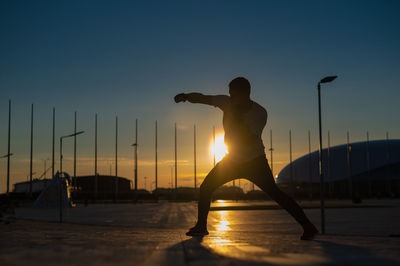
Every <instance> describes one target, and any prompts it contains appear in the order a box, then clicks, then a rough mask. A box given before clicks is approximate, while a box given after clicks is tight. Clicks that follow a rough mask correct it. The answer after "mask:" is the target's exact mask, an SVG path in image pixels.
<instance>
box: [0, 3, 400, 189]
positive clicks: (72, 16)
mask: <svg viewBox="0 0 400 266" xmlns="http://www.w3.org/2000/svg"><path fill="white" fill-rule="evenodd" d="M399 10H400V2H399V1H337V0H336V1H142V2H134V1H1V3H0V34H1V42H0V90H1V98H0V110H1V111H0V125H1V128H0V155H3V154H6V153H7V119H8V99H10V98H11V99H12V108H13V109H12V143H11V152H12V153H14V156H13V157H12V161H11V183H15V182H18V181H23V180H26V178H27V175H28V174H29V140H30V137H29V132H30V128H29V127H30V105H31V103H34V104H35V133H34V134H35V135H34V141H35V144H34V170H33V171H34V172H37V173H41V172H42V169H43V160H44V159H46V158H51V115H52V113H51V112H52V111H51V110H52V107H53V106H54V107H55V108H56V114H57V118H56V119H57V128H56V138H57V142H56V158H58V156H59V155H58V143H59V142H58V139H59V137H60V136H62V135H66V134H70V133H72V131H73V117H74V112H75V111H77V112H78V130H85V134H83V135H81V136H79V137H78V169H77V174H78V175H85V174H92V173H93V165H94V163H93V153H94V151H93V149H94V148H93V147H94V145H93V143H94V140H93V136H94V114H95V113H96V112H97V113H98V115H99V160H100V162H99V172H100V174H108V173H109V169H110V164H111V162H112V160H113V158H114V123H115V116H116V115H118V117H119V124H120V128H119V131H120V138H119V156H120V163H119V166H118V168H119V175H120V176H124V177H127V178H130V179H132V177H133V161H132V158H133V149H132V147H130V144H131V143H133V142H134V140H133V138H134V121H135V119H136V118H138V119H139V145H140V146H139V163H140V165H139V187H144V178H143V177H144V176H147V177H148V180H147V188H149V183H150V182H152V181H153V180H154V162H153V160H154V131H153V130H154V121H155V120H158V122H159V161H160V165H159V176H160V177H159V178H160V181H159V183H160V186H164V187H166V186H169V182H170V167H171V165H172V164H173V161H172V160H173V156H174V153H173V130H174V128H173V127H174V122H177V124H178V128H179V130H178V145H179V146H178V149H179V154H178V159H179V165H180V166H179V171H178V174H179V176H178V178H179V181H178V182H179V184H180V185H187V186H191V185H192V184H193V182H192V176H193V174H192V173H193V148H192V138H193V124H194V123H196V125H197V128H198V140H197V143H198V172H199V175H200V176H201V177H204V175H205V174H206V173H207V172H208V171H209V170H210V169H211V167H212V158H211V156H210V152H209V144H210V140H211V138H212V127H213V126H215V127H216V129H217V132H218V133H222V125H221V122H222V121H221V118H222V113H221V112H220V111H219V110H218V109H216V108H212V107H206V106H200V105H189V104H187V103H185V104H179V105H178V104H174V102H173V100H172V97H173V96H174V95H175V94H176V93H179V92H191V91H198V92H202V93H206V94H226V93H227V84H228V83H229V81H230V80H231V79H233V78H235V77H237V76H245V77H247V78H248V79H249V80H250V82H251V84H252V98H253V100H255V101H257V102H258V103H260V104H261V105H263V106H264V107H265V108H266V109H267V111H268V113H269V119H268V124H267V127H266V129H265V130H264V133H263V139H264V143H265V144H266V148H267V149H268V148H269V130H270V129H272V130H273V136H274V148H275V153H274V172H275V174H277V173H278V171H279V170H280V169H281V168H283V167H284V166H285V165H286V164H287V163H288V162H289V144H288V137H289V136H288V135H289V134H288V131H289V129H291V130H292V137H293V158H294V159H295V158H297V157H300V156H301V155H303V154H304V153H306V152H308V139H307V131H308V130H311V135H312V148H313V150H315V149H317V147H318V142H317V141H318V140H317V134H318V131H317V126H318V124H317V90H316V85H317V82H318V80H319V79H320V78H322V77H324V76H325V75H338V76H339V77H338V79H337V80H335V81H334V82H333V83H331V84H327V85H325V86H323V88H322V106H323V128H324V135H325V138H324V141H325V144H326V133H327V131H328V130H330V134H331V144H332V145H336V144H342V143H344V142H346V131H347V130H349V131H350V138H351V141H360V140H364V139H365V135H366V131H367V130H368V131H369V132H370V137H371V139H382V138H385V132H386V131H388V132H389V135H390V138H400V124H399V118H398V115H399V111H400V108H399V105H398V101H399V99H400V92H399V89H398V88H399V82H398V78H399V76H400V50H399V47H400V31H399V29H400V17H399V16H398V11H399ZM64 143H65V144H64V147H65V148H64V149H65V150H64V156H65V161H64V162H65V167H64V168H65V170H66V171H67V172H70V173H72V155H73V152H72V151H73V150H72V148H73V140H72V139H69V140H65V142H64ZM268 156H269V153H268ZM47 164H48V165H49V164H50V162H49V161H48V163H47ZM56 167H58V160H57V165H56ZM112 167H113V166H112ZM5 175H6V160H5V159H1V161H0V192H4V191H5V184H6V178H5ZM200 180H201V178H200Z"/></svg>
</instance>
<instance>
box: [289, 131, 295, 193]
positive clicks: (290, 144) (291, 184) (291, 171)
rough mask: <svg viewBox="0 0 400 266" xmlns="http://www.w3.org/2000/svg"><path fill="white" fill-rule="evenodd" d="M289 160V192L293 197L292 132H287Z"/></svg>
mask: <svg viewBox="0 0 400 266" xmlns="http://www.w3.org/2000/svg"><path fill="white" fill-rule="evenodd" d="M289 160H290V190H291V192H292V193H293V195H294V186H293V164H292V130H289Z"/></svg>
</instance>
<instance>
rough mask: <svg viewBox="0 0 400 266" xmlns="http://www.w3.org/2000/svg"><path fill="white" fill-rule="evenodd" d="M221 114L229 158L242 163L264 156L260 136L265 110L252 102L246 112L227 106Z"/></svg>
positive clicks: (264, 121)
mask: <svg viewBox="0 0 400 266" xmlns="http://www.w3.org/2000/svg"><path fill="white" fill-rule="evenodd" d="M223 112H224V115H223V127H224V131H225V144H226V145H227V147H228V152H229V156H230V157H231V158H232V159H234V160H237V161H241V162H243V161H247V160H251V159H254V158H255V157H258V156H260V155H263V154H265V152H264V144H263V142H262V139H261V134H262V131H263V129H264V127H265V125H266V122H267V112H266V110H265V109H264V108H263V107H262V106H260V105H259V104H257V103H256V102H252V105H251V107H250V108H249V109H248V110H246V111H241V110H234V109H233V108H232V107H231V105H230V104H228V105H227V106H226V108H224V110H223Z"/></svg>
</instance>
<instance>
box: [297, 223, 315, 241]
mask: <svg viewBox="0 0 400 266" xmlns="http://www.w3.org/2000/svg"><path fill="white" fill-rule="evenodd" d="M317 235H318V229H317V228H316V227H315V226H314V225H313V224H310V225H308V226H305V227H304V232H303V235H302V236H301V237H300V239H301V240H313V239H314V238H315V236H317Z"/></svg>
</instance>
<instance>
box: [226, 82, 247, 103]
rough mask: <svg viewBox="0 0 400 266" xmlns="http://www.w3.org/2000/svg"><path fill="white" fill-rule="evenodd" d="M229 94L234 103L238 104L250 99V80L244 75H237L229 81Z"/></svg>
mask: <svg viewBox="0 0 400 266" xmlns="http://www.w3.org/2000/svg"><path fill="white" fill-rule="evenodd" d="M229 94H230V96H231V100H232V101H233V103H234V104H238V105H240V104H241V103H246V102H248V101H249V100H250V82H249V81H248V80H247V79H246V78H244V77H237V78H235V79H233V80H232V81H231V82H229Z"/></svg>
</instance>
